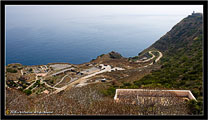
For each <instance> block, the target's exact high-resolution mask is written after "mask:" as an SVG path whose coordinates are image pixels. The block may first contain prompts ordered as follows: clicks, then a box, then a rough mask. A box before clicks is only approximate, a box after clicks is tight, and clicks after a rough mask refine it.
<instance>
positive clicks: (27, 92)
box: [24, 89, 32, 95]
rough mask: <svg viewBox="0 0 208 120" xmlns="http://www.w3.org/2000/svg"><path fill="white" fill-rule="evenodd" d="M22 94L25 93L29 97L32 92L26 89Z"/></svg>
mask: <svg viewBox="0 0 208 120" xmlns="http://www.w3.org/2000/svg"><path fill="white" fill-rule="evenodd" d="M24 93H25V94H26V95H30V94H32V91H31V90H29V89H27V90H24Z"/></svg>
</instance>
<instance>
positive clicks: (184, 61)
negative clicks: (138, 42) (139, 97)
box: [134, 14, 203, 113]
mask: <svg viewBox="0 0 208 120" xmlns="http://www.w3.org/2000/svg"><path fill="white" fill-rule="evenodd" d="M151 49H157V50H159V51H161V52H163V55H164V56H163V58H162V59H161V61H160V62H159V64H160V65H161V69H159V70H155V71H152V72H151V74H149V75H147V76H145V77H143V78H142V79H140V80H137V81H135V82H134V85H136V86H138V87H139V88H141V87H142V88H163V89H164V88H166V89H189V90H191V91H192V93H193V94H194V96H195V97H196V98H197V100H198V103H197V105H196V106H197V109H195V110H193V113H197V112H200V111H201V110H202V100H203V97H202V94H203V88H202V84H203V80H202V78H203V77H202V14H196V15H189V16H188V17H186V18H184V19H183V20H182V21H181V22H179V23H178V24H176V25H175V26H174V27H173V28H172V29H171V30H170V31H169V32H168V33H167V34H165V35H164V36H163V37H161V38H160V39H159V40H158V41H156V42H155V43H154V44H153V45H151V46H150V47H149V48H147V49H146V50H144V52H145V51H148V50H151Z"/></svg>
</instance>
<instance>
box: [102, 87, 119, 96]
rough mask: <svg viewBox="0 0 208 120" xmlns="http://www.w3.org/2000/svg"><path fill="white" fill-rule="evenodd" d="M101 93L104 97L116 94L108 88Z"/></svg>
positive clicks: (112, 88) (111, 88)
mask: <svg viewBox="0 0 208 120" xmlns="http://www.w3.org/2000/svg"><path fill="white" fill-rule="evenodd" d="M102 93H103V94H104V95H105V96H114V95H115V93H116V88H114V87H110V88H108V89H107V90H103V91H102Z"/></svg>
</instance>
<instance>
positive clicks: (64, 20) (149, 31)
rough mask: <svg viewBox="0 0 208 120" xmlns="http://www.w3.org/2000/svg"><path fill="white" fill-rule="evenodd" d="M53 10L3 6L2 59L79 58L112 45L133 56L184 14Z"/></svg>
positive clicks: (49, 60) (37, 62)
mask: <svg viewBox="0 0 208 120" xmlns="http://www.w3.org/2000/svg"><path fill="white" fill-rule="evenodd" d="M53 12H54V11H49V10H47V9H45V11H40V10H35V9H31V8H30V9H29V8H28V9H26V10H25V9H17V8H16V9H15V8H12V7H11V8H9V7H8V8H7V9H6V14H5V15H6V19H5V21H6V26H5V27H6V30H5V36H6V38H5V54H6V55H5V58H6V60H5V61H6V63H5V64H6V65H7V64H11V63H21V64H23V65H42V64H48V63H58V62H64V63H72V64H82V63H85V62H89V61H90V60H92V59H96V57H97V56H99V55H101V54H106V53H109V52H111V51H116V52H118V53H120V54H121V55H122V56H124V57H133V56H137V55H138V53H140V52H141V51H142V50H144V49H146V48H147V47H149V46H150V45H152V44H153V43H154V42H156V41H157V40H158V39H160V37H162V36H163V35H165V34H166V33H167V32H168V31H169V30H171V28H172V27H173V26H174V25H175V24H177V23H178V22H180V21H181V20H182V19H183V18H184V17H186V16H184V15H151V14H148V15H144V14H137V13H131V14H127V13H124V14H122V13H120V14H97V15H89V16H88V15H86V14H84V13H83V14H82V13H79V15H77V14H75V13H74V12H76V11H74V12H73V14H70V13H72V12H66V11H65V12H63V11H62V12H61V11H59V13H53Z"/></svg>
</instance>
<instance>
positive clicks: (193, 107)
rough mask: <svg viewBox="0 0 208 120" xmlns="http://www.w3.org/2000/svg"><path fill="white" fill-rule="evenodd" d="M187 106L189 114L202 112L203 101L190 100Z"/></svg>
mask: <svg viewBox="0 0 208 120" xmlns="http://www.w3.org/2000/svg"><path fill="white" fill-rule="evenodd" d="M188 107H189V110H190V112H189V114H203V112H202V111H203V110H202V107H203V103H202V101H199V102H197V101H195V100H190V101H188Z"/></svg>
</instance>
